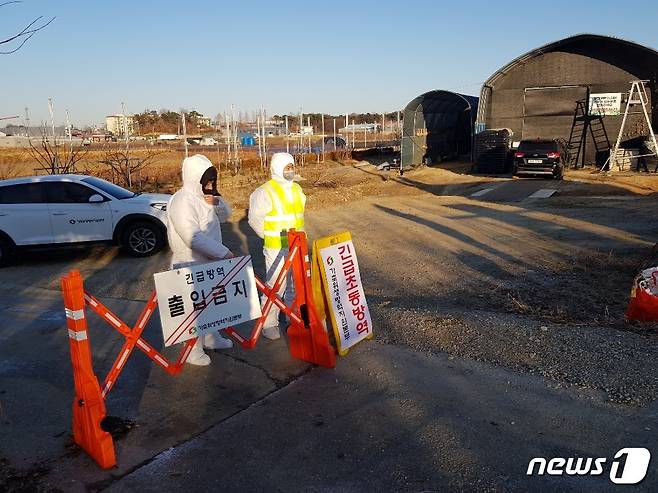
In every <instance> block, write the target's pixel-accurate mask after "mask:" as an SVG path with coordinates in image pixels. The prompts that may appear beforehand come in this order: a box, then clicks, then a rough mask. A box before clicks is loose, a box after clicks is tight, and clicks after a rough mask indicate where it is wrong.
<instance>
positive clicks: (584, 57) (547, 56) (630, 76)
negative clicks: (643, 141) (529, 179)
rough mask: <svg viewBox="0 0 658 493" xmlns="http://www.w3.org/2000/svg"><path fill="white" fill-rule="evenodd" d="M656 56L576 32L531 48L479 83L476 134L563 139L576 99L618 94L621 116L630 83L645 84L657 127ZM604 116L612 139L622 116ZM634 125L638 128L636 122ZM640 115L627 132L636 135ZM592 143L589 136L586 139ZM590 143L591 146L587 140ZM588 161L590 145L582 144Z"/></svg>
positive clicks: (642, 48) (640, 48) (624, 43)
mask: <svg viewBox="0 0 658 493" xmlns="http://www.w3.org/2000/svg"><path fill="white" fill-rule="evenodd" d="M657 73H658V52H656V51H654V50H652V49H650V48H647V47H645V46H641V45H638V44H636V43H632V42H630V41H625V40H622V39H618V38H611V37H608V36H599V35H594V34H580V35H577V36H572V37H569V38H565V39H562V40H559V41H556V42H554V43H550V44H547V45H545V46H542V47H540V48H537V49H535V50H532V51H530V52H528V53H526V54H524V55H522V56H520V57H518V58H516V59H514V60H513V61H511V62H510V63H508V64H507V65H505V66H504V67H502V68H501V69H500V70H498V71H496V72H495V73H494V74H493V75H492V76H491V77H489V79H488V80H487V81H486V82H485V83H484V85H483V87H482V92H481V94H480V104H479V108H478V116H477V122H476V132H480V131H482V130H484V129H499V128H506V129H510V130H511V131H512V132H513V136H512V140H513V141H517V142H518V141H520V140H522V139H563V140H564V141H568V139H569V137H570V134H571V127H572V124H573V122H574V114H575V111H576V106H577V102H578V101H583V102H588V101H589V99H590V95H591V94H611V93H612V94H617V95H621V96H620V99H619V100H620V101H622V103H621V107H620V109H619V111H620V112H621V113H622V114H623V111H624V109H625V99H623V100H622V98H625V97H626V96H627V93H628V91H629V89H630V81H631V80H637V79H640V80H649V81H651V83H650V86H649V94H650V96H649V97H650V100H651V105H650V106H651V107H652V109H653V111H652V114H653V118H652V120H653V121H652V125H653V126H654V129H655V128H656V123H657V120H658V110H657V108H656V104H657V103H658V97H656V76H657ZM611 113H614V110H613V111H611V112H610V113H606V114H605V116H604V118H603V120H604V126H605V130H606V133H607V136H608V137H609V139H610V140H614V139H615V138H616V137H617V134H618V133H619V128H620V125H621V119H622V117H621V116H619V115H614V114H611ZM636 121H637V122H638V123H637V125H636V124H635V123H636ZM639 122H640V115H633V120H631V121H630V125H628V126H627V128H636V130H637V132H639V133H641V132H642V128H641V124H640V123H639ZM589 140H590V141H591V136H590V137H589ZM590 143H591V142H590ZM587 149H588V150H589V152H588V153H587V154H588V156H587V157H588V161H593V157H594V156H593V154H592V153H593V151H594V149H593V146H592V145H587Z"/></svg>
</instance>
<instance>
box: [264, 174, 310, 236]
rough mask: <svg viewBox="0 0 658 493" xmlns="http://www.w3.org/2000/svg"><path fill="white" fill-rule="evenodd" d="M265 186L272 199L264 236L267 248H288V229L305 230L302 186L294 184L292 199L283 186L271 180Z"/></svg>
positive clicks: (266, 218) (266, 217)
mask: <svg viewBox="0 0 658 493" xmlns="http://www.w3.org/2000/svg"><path fill="white" fill-rule="evenodd" d="M263 188H264V189H265V191H266V192H267V195H268V196H269V197H270V200H271V201H272V210H271V211H270V212H269V214H267V216H265V222H264V224H263V233H264V234H263V238H264V242H265V244H264V246H265V248H288V230H289V229H292V228H295V229H296V230H297V231H303V230H304V200H303V192H302V188H301V187H300V186H299V185H298V184H297V183H293V184H292V201H291V200H289V199H288V195H287V194H286V191H285V190H284V189H283V187H282V186H281V185H280V184H279V183H277V182H276V180H270V181H268V182H267V183H265V185H263Z"/></svg>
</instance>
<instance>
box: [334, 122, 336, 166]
mask: <svg viewBox="0 0 658 493" xmlns="http://www.w3.org/2000/svg"><path fill="white" fill-rule="evenodd" d="M335 151H336V119H335V118H334V152H335ZM334 159H336V158H335V157H334Z"/></svg>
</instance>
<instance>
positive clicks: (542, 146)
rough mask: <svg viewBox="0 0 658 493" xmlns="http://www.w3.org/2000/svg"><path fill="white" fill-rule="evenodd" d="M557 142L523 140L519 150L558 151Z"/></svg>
mask: <svg viewBox="0 0 658 493" xmlns="http://www.w3.org/2000/svg"><path fill="white" fill-rule="evenodd" d="M557 150H558V148H557V144H556V143H555V142H527V141H523V142H521V144H520V145H519V151H525V152H544V153H546V152H554V151H557Z"/></svg>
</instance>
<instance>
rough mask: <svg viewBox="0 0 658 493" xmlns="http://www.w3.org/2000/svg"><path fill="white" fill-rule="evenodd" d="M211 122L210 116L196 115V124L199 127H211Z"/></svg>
mask: <svg viewBox="0 0 658 493" xmlns="http://www.w3.org/2000/svg"><path fill="white" fill-rule="evenodd" d="M210 124H211V121H210V117H209V116H203V115H199V116H197V117H196V126H197V127H209V126H210Z"/></svg>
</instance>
